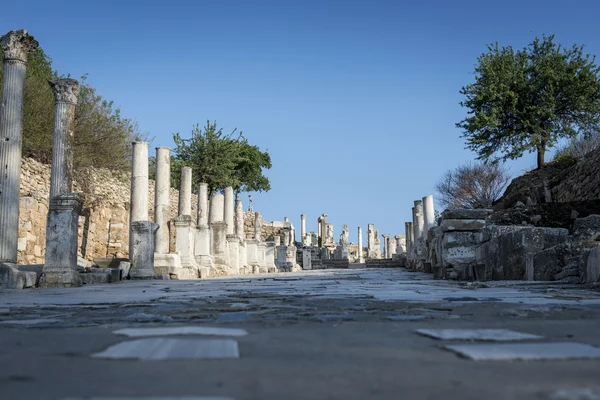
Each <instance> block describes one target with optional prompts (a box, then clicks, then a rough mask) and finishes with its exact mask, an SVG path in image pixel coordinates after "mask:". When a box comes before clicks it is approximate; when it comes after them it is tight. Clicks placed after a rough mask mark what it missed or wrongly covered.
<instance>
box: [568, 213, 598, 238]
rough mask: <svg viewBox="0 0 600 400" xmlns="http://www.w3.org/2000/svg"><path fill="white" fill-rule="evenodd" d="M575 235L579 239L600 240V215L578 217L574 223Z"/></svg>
mask: <svg viewBox="0 0 600 400" xmlns="http://www.w3.org/2000/svg"><path fill="white" fill-rule="evenodd" d="M573 236H574V237H575V238H576V239H577V240H594V241H598V240H600V215H598V214H592V215H588V216H587V217H585V218H577V219H576V220H575V222H574V223H573Z"/></svg>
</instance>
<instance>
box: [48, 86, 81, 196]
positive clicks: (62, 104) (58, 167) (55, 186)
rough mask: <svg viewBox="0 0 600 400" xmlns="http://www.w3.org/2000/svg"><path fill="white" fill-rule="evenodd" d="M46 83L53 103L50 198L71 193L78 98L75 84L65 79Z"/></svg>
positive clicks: (77, 89) (77, 87) (77, 88)
mask: <svg viewBox="0 0 600 400" xmlns="http://www.w3.org/2000/svg"><path fill="white" fill-rule="evenodd" d="M48 83H49V84H50V87H52V92H54V104H55V109H54V136H53V138H52V169H51V172H50V199H52V198H53V197H54V196H58V195H62V194H68V193H71V191H72V189H73V128H74V126H73V125H74V120H75V106H76V105H77V98H78V97H79V82H77V81H76V80H75V79H70V78H65V79H56V80H53V81H49V82H48Z"/></svg>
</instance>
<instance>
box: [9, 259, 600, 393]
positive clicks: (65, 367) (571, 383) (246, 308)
mask: <svg viewBox="0 0 600 400" xmlns="http://www.w3.org/2000/svg"><path fill="white" fill-rule="evenodd" d="M192 326H194V327H196V326H198V327H215V328H219V329H218V330H217V331H214V332H212V333H215V335H212V336H206V335H186V336H183V335H176V336H169V335H167V334H166V333H164V334H154V336H153V337H152V338H141V339H140V338H130V337H127V336H123V335H120V334H116V333H115V331H117V330H120V329H124V328H164V327H192ZM442 328H445V329H456V328H460V329H510V330H513V331H516V332H520V333H527V334H533V335H538V336H541V337H542V338H540V339H533V340H532V339H529V340H525V341H523V342H520V343H523V344H525V343H528V344H530V345H534V346H535V345H538V344H544V343H556V342H559V343H578V344H580V345H581V346H583V345H585V346H589V345H591V346H594V347H589V348H588V350H586V351H587V356H590V357H591V356H593V355H594V354H595V353H594V352H595V351H597V350H598V347H600V292H599V291H594V290H585V289H583V288H582V287H580V286H573V285H552V284H548V283H535V284H531V283H527V282H491V283H486V284H477V283H475V284H471V283H462V284H461V283H458V282H449V281H432V280H429V278H428V276H426V275H425V274H419V273H409V272H406V271H404V270H400V269H382V270H343V271H342V270H336V271H310V272H302V273H293V274H276V275H257V276H249V275H246V276H240V277H230V278H223V279H209V280H201V281H151V282H126V283H122V284H113V285H98V286H90V287H83V288H75V289H36V290H23V291H2V292H0V398H1V399H56V400H59V399H79V398H103V399H104V398H108V399H113V398H121V399H123V398H127V399H129V398H153V397H155V398H173V399H182V398H185V399H190V400H191V399H206V398H219V399H235V400H242V399H257V400H258V399H276V400H281V399H286V400H291V399H438V398H442V399H478V400H479V399H600V358H592V359H568V360H530V361H519V360H504V361H498V360H495V361H473V360H471V359H468V358H465V357H461V356H459V355H457V354H456V353H455V352H452V351H449V350H448V349H446V348H445V346H447V345H457V344H472V342H464V341H461V340H450V341H443V340H435V339H432V338H430V337H426V336H423V335H419V334H417V333H416V332H415V330H417V329H442ZM144 332H145V331H144ZM244 333H247V334H244ZM157 338H158V339H160V340H161V341H160V342H159V343H160V344H161V347H160V348H154V347H153V346H155V345H156V343H157ZM207 340H210V341H211V342H207ZM138 341H139V342H138ZM132 343H133V344H138V345H137V347H136V348H135V349H136V351H137V350H139V351H141V352H142V353H143V354H144V356H148V357H154V358H156V357H158V358H160V357H164V358H167V359H162V360H139V359H135V358H133V359H132V358H128V359H106V358H99V357H98V355H100V356H106V354H107V353H106V351H107V350H108V351H112V352H113V354H117V355H119V354H120V351H121V350H120V349H121V347H120V346H122V345H127V346H129V345H131V344H132ZM489 343H490V344H492V345H496V344H495V342H489ZM209 344H210V346H209ZM171 345H172V347H171ZM111 346H118V347H117V348H116V349H114V348H112V347H111ZM178 346H184V347H183V350H182V349H181V348H178ZM206 346H209V347H210V351H208V352H207V351H205V350H206V349H207V348H208V347H206ZM231 346H233V347H231ZM501 346H506V344H501ZM553 346H554V345H553ZM556 348H558V347H556ZM238 350H239V357H236V356H237V352H238ZM492 350H493V351H492V353H490V354H496V355H497V354H503V355H506V354H507V351H506V348H505V347H498V348H494V349H492ZM220 351H223V353H222V354H223V355H224V356H229V357H233V358H223V359H206V358H204V357H207V356H208V355H210V354H212V355H215V352H216V353H219V352H220ZM528 351H529V347H527V348H524V349H523V351H521V350H518V351H517V354H516V357H517V358H518V357H519V356H523V355H524V354H526V353H527V352H528ZM211 352H212V353H211ZM209 353H210V354H209ZM234 353H235V354H234ZM219 354H220V353H219ZM219 354H216V355H217V356H218V355H219ZM544 354H545V353H544ZM544 354H542V355H541V356H540V357H545V355H544ZM173 355H176V356H178V359H168V358H169V357H171V356H173ZM514 355H515V354H513V356H514ZM538 355H539V354H538ZM129 356H131V355H129ZM579 356H581V354H580V355H579ZM180 357H201V358H190V359H179V358H180ZM185 396H187V397H185ZM211 396H212V397H211Z"/></svg>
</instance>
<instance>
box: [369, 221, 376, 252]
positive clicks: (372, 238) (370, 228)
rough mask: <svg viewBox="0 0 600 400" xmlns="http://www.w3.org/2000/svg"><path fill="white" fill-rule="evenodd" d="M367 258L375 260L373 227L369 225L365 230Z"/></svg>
mask: <svg viewBox="0 0 600 400" xmlns="http://www.w3.org/2000/svg"><path fill="white" fill-rule="evenodd" d="M367 257H368V258H376V256H375V225H374V224H369V225H368V228H367Z"/></svg>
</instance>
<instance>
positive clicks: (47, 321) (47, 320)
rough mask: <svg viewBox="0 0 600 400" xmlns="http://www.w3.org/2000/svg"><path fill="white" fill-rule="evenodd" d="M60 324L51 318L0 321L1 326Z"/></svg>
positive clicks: (57, 320) (58, 320)
mask: <svg viewBox="0 0 600 400" xmlns="http://www.w3.org/2000/svg"><path fill="white" fill-rule="evenodd" d="M56 322H61V320H60V319H52V318H41V319H9V320H6V321H0V324H3V325H39V324H54V323H56Z"/></svg>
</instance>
